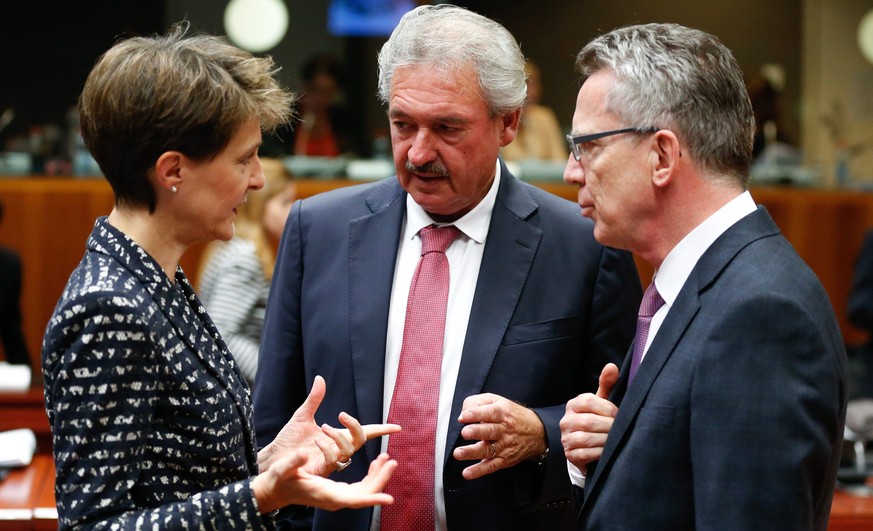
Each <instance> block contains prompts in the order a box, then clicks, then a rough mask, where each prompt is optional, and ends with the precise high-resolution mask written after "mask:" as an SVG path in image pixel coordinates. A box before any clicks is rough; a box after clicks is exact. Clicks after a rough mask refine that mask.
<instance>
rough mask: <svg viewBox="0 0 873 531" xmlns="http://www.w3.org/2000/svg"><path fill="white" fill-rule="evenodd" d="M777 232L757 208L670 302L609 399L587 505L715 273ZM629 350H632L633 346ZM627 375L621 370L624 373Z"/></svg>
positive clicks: (728, 233) (722, 239)
mask: <svg viewBox="0 0 873 531" xmlns="http://www.w3.org/2000/svg"><path fill="white" fill-rule="evenodd" d="M778 233H779V229H778V227H776V224H775V223H774V222H773V220H772V218H771V217H770V215H769V214H768V213H767V211H766V210H765V209H764V208H763V207H758V210H757V211H756V212H754V213H752V214H750V215H748V216H746V217H744V218H743V219H741V220H739V221H738V222H737V223H736V224H734V225H733V226H732V227H731V228H729V229H728V230H727V231H725V233H724V234H722V235H721V236H720V237H719V238H718V239H716V241H715V242H713V244H712V245H711V246H710V247H709V249H707V250H706V252H705V253H704V254H703V256H701V257H700V260H699V261H698V262H697V265H696V266H695V267H694V269H693V270H692V271H691V274H690V275H689V276H688V279H687V280H686V281H685V284H684V286H683V287H682V290H681V291H680V292H679V295H678V296H677V297H676V300H675V301H674V302H673V306H672V307H670V311H669V313H668V314H667V317H666V319H664V322H663V323H662V325H661V328H660V329H659V330H658V333H657V335H656V336H655V338H654V339H653V340H652V344H651V345H650V346H649V350H648V352H647V353H646V356H645V358H644V361H643V363H642V364H641V365H640V368H639V371H638V372H637V375H636V378H634V384H633V385H632V386H630V387H629V388H628V387H627V375H626V374H622V377H621V378H620V379H619V381H618V383H617V387H616V389H617V390H618V393H616V394H615V396H612V397H610V398H611V399H613V401H617V400H620V401H621V403H620V407H619V414H618V415H617V416H616V418H615V421H614V423H613V425H612V428H611V429H610V432H609V437H607V440H606V445H605V447H604V448H603V454H602V455H601V457H600V460H599V461H598V463H597V467H596V468H595V470H594V473H593V474H592V475H591V477H590V478H588V479H587V480H586V485H585V500H586V501H587V500H588V499H589V498H590V497H591V495H593V493H594V492H595V491H596V489H597V485H598V483H599V482H598V480H599V478H600V477H601V475H602V474H604V473H607V472H606V470H608V469H609V468H610V464H611V462H612V460H613V459H614V458H615V457H616V454H617V452H618V451H619V449H620V448H621V446H622V445H623V441H624V440H625V438H626V437H628V436H629V428H630V426H631V425H632V424H633V423H634V420H635V419H636V417H637V414H638V413H639V410H640V408H641V407H642V405H643V404H644V403H645V400H646V397H647V396H648V394H649V391H650V390H651V388H652V385H653V384H654V382H655V380H656V379H657V377H658V375H659V374H660V372H661V370H662V369H663V368H664V365H665V364H666V363H667V360H669V359H670V356H671V355H672V353H673V352H674V350H675V349H676V346H677V345H678V343H679V341H680V340H681V339H682V336H683V335H684V334H685V331H686V330H687V329H688V327H689V326H690V325H691V323H692V321H693V320H694V318H695V316H696V315H697V313H698V312H699V311H700V295H701V294H702V293H703V292H705V291H706V290H707V289H709V287H710V286H711V285H712V284H713V283H714V282H715V281H716V280H717V278H718V276H719V274H720V273H721V272H722V271H723V270H724V268H725V267H727V265H728V264H729V263H730V262H731V261H732V260H733V259H734V257H736V255H737V254H738V253H739V252H740V251H741V250H742V249H743V248H744V247H746V246H747V245H749V244H750V243H752V242H753V241H755V240H758V239H760V238H764V237H767V236H772V235H775V234H778ZM632 349H633V347H631V350H632ZM629 360H630V358H629V357H628V358H627V359H626V360H625V363H626V365H625V366H629V363H630V361H629ZM626 372H627V371H623V373H626ZM622 392H623V394H622ZM616 403H617V402H616Z"/></svg>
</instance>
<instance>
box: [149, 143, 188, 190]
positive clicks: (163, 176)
mask: <svg viewBox="0 0 873 531" xmlns="http://www.w3.org/2000/svg"><path fill="white" fill-rule="evenodd" d="M184 163H185V157H184V155H182V154H181V153H179V152H178V151H167V152H164V153H163V154H161V156H160V157H158V161H157V162H156V163H155V181H156V182H155V186H157V187H158V188H164V189H165V190H170V188H171V187H173V186H176V187H178V186H179V185H180V184H182V166H183V164H184Z"/></svg>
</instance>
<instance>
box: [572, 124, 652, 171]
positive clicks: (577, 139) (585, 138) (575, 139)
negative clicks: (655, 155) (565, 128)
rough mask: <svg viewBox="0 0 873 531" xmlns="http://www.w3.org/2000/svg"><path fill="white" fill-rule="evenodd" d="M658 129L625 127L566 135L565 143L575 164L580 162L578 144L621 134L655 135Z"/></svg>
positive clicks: (580, 156) (580, 154)
mask: <svg viewBox="0 0 873 531" xmlns="http://www.w3.org/2000/svg"><path fill="white" fill-rule="evenodd" d="M660 130H661V128H660V127H654V126H650V127H626V128H624V129H613V130H612V131H601V132H600V133H591V134H587V135H567V143H568V144H569V145H570V153H572V154H573V158H574V159H576V162H579V161H581V160H582V153H581V152H580V151H579V145H580V144H587V143H588V142H592V141H594V140H598V139H601V138H603V137H607V136H612V135H618V134H622V133H644V134H651V133H657V132H658V131H660Z"/></svg>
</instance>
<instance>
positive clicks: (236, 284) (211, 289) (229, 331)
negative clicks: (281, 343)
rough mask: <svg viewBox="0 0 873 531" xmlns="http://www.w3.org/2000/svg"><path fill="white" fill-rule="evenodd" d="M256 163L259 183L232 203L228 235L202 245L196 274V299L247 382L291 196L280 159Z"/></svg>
mask: <svg viewBox="0 0 873 531" xmlns="http://www.w3.org/2000/svg"><path fill="white" fill-rule="evenodd" d="M261 168H262V169H263V171H264V187H263V188H262V189H261V190H257V191H252V192H250V193H249V194H248V195H247V196H246V202H245V203H243V204H242V205H240V206H238V207H237V219H236V222H235V224H234V229H235V230H234V235H233V238H232V239H231V240H230V241H226V242H225V241H214V242H211V243H210V244H209V245H207V247H206V249H205V250H204V251H203V255H202V257H201V266H200V273H199V275H198V277H197V279H198V294H199V295H200V300H201V301H202V302H203V306H205V307H206V311H208V312H209V315H210V316H211V317H212V321H213V322H214V323H215V326H217V327H218V330H219V331H220V332H221V335H222V337H224V341H225V342H226V343H227V347H228V348H229V349H230V352H231V353H232V354H233V357H234V359H235V360H236V363H237V365H239V368H240V370H241V371H242V373H243V376H245V378H246V380H247V381H248V382H249V384H250V385H251V384H252V383H253V382H254V379H255V372H256V370H257V368H258V346H259V344H260V340H261V330H263V328H264V311H265V310H266V307H267V295H268V294H269V292H270V280H271V279H272V278H273V265H274V264H275V263H276V242H278V240H279V237H280V236H281V235H282V230H283V229H284V228H285V220H286V219H287V218H288V212H289V211H290V210H291V203H293V202H294V199H295V187H294V183H293V182H292V181H291V180H290V177H291V175H290V173H289V172H288V170H286V169H285V166H284V165H283V164H282V161H280V160H277V159H263V158H262V159H261Z"/></svg>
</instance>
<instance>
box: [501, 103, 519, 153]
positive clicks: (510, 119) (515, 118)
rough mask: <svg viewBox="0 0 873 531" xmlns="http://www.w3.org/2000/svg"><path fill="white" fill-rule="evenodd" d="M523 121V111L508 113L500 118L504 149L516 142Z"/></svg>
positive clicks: (517, 110)
mask: <svg viewBox="0 0 873 531" xmlns="http://www.w3.org/2000/svg"><path fill="white" fill-rule="evenodd" d="M520 120H521V109H516V110H514V111H512V112H508V113H506V114H504V115H502V116H501V117H500V124H501V129H500V146H501V147H503V146H505V145H506V144H509V143H510V142H512V141H513V140H515V136H516V135H517V134H518V124H519V122H520Z"/></svg>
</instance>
